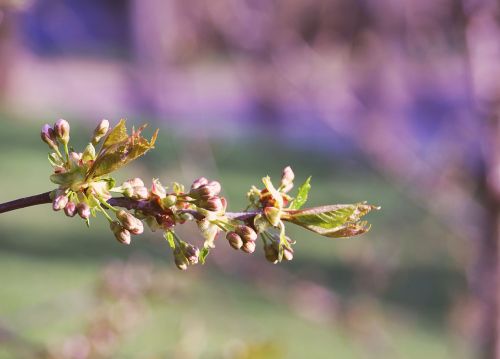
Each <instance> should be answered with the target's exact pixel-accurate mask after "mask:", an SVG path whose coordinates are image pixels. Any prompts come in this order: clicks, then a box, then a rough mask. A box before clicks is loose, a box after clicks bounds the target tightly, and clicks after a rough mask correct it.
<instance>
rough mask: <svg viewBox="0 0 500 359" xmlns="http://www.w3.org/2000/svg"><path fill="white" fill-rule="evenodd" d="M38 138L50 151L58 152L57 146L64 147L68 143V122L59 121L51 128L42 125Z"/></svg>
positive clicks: (47, 125)
mask: <svg viewBox="0 0 500 359" xmlns="http://www.w3.org/2000/svg"><path fill="white" fill-rule="evenodd" d="M40 137H41V138H42V141H43V142H45V143H46V144H47V145H48V146H49V147H50V148H51V149H53V150H54V151H59V146H58V144H61V145H63V146H65V145H67V144H68V142H69V123H68V121H66V120H63V119H60V120H58V121H57V122H56V123H55V124H54V126H52V127H51V126H50V125H49V124H45V125H43V127H42V131H41V133H40Z"/></svg>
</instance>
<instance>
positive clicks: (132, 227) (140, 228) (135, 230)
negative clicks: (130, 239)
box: [116, 209, 144, 234]
mask: <svg viewBox="0 0 500 359" xmlns="http://www.w3.org/2000/svg"><path fill="white" fill-rule="evenodd" d="M116 218H118V220H119V221H120V222H121V224H122V226H123V227H124V228H125V229H127V230H128V231H130V233H132V234H141V233H142V232H144V225H143V224H142V222H141V220H139V219H137V218H136V217H134V216H133V215H132V214H131V213H129V212H127V211H125V210H123V209H121V210H119V211H118V212H116Z"/></svg>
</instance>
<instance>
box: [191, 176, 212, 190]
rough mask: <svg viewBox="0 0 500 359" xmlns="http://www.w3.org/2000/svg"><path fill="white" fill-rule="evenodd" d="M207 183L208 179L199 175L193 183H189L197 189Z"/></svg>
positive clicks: (192, 187)
mask: <svg viewBox="0 0 500 359" xmlns="http://www.w3.org/2000/svg"><path fill="white" fill-rule="evenodd" d="M207 183H208V180H207V179H206V178H205V177H200V178H198V179H197V180H195V181H194V182H193V184H192V185H191V189H197V188H199V187H201V186H203V185H206V184H207Z"/></svg>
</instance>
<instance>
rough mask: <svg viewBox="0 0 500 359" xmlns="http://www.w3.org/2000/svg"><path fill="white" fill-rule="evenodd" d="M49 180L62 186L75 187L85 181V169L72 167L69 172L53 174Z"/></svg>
mask: <svg viewBox="0 0 500 359" xmlns="http://www.w3.org/2000/svg"><path fill="white" fill-rule="evenodd" d="M49 178H50V180H51V181H52V182H53V183H55V184H59V185H62V186H70V185H77V184H78V183H83V182H84V180H85V169H84V168H83V167H74V168H72V169H71V170H70V171H67V172H63V173H54V174H53V175H51V176H50V177H49Z"/></svg>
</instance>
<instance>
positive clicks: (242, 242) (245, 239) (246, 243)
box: [226, 225, 257, 254]
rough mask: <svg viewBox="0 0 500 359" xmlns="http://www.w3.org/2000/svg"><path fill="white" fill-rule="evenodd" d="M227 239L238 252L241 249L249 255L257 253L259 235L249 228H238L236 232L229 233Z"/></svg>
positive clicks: (240, 226)
mask: <svg viewBox="0 0 500 359" xmlns="http://www.w3.org/2000/svg"><path fill="white" fill-rule="evenodd" d="M226 239H227V240H228V242H229V244H230V245H231V247H233V248H234V249H236V250H238V249H241V250H242V251H243V252H245V253H249V254H251V253H253V252H255V247H256V244H255V242H256V241H257V233H256V232H255V231H254V230H253V228H251V227H249V226H245V225H239V226H236V227H235V228H234V231H229V232H227V234H226Z"/></svg>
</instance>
